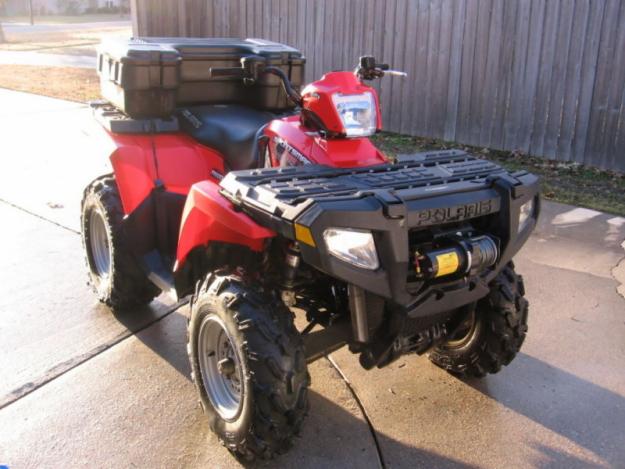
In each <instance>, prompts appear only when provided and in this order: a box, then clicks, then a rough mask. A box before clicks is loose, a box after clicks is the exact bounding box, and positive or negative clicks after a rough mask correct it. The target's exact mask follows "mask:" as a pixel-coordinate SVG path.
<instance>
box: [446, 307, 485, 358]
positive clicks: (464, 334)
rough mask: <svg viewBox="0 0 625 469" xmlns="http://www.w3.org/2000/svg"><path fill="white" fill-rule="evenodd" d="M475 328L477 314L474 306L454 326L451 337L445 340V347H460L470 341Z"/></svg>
mask: <svg viewBox="0 0 625 469" xmlns="http://www.w3.org/2000/svg"><path fill="white" fill-rule="evenodd" d="M476 329H477V314H475V308H474V309H472V310H471V312H470V313H469V314H468V315H467V317H466V318H465V319H464V320H463V321H462V322H461V323H460V325H459V326H458V327H457V328H456V331H455V332H454V334H453V335H452V336H451V338H450V339H449V340H448V341H447V342H445V347H446V348H460V347H463V346H464V345H466V344H467V343H468V342H470V341H471V339H472V338H473V335H474V334H475V330H476Z"/></svg>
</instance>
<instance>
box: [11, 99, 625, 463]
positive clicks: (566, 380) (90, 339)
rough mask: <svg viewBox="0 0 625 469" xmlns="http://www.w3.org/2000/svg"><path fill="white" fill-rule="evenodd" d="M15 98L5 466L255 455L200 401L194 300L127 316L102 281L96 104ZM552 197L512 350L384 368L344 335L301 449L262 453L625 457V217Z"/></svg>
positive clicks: (335, 457) (102, 144)
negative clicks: (502, 361) (90, 229)
mask: <svg viewBox="0 0 625 469" xmlns="http://www.w3.org/2000/svg"><path fill="white" fill-rule="evenodd" d="M0 102H2V103H3V106H2V107H0V128H2V129H3V131H2V136H3V139H2V145H3V146H4V149H5V150H4V151H3V158H0V220H2V221H3V230H1V231H0V241H1V242H0V266H1V268H0V343H1V344H2V345H3V347H2V348H1V349H0V369H2V372H3V373H2V374H3V379H2V380H0V465H2V464H7V465H8V466H9V467H11V468H21V467H59V466H60V467H76V466H89V467H111V466H121V467H128V466H133V465H134V466H139V467H235V466H238V465H239V463H238V462H237V461H235V460H234V459H233V458H232V457H231V456H230V455H229V453H228V452H227V451H226V450H225V449H224V448H222V447H221V446H220V445H219V444H218V442H217V440H216V438H215V437H214V436H213V435H212V434H211V433H210V431H209V430H208V427H207V424H206V421H205V419H204V417H203V415H202V412H201V410H200V409H199V407H198V405H197V397H196V394H195V390H194V389H193V386H192V385H191V382H190V380H189V369H188V363H187V359H186V351H185V347H186V342H185V340H186V339H185V326H186V315H187V314H188V311H187V308H186V307H182V308H176V307H175V305H173V304H172V303H171V302H170V301H168V300H167V299H165V298H159V299H157V300H156V301H155V302H153V303H152V304H151V305H150V306H149V307H148V308H146V309H145V310H143V311H135V312H133V313H134V314H128V315H125V316H119V315H118V316H114V315H112V314H111V313H110V311H109V310H108V309H107V308H105V307H103V306H101V305H99V304H98V303H97V301H96V300H95V298H94V296H93V295H92V294H91V293H90V291H89V289H88V287H87V286H86V285H85V279H86V275H85V273H84V267H83V260H82V246H81V245H80V237H79V236H78V234H77V232H78V229H79V226H78V214H79V203H80V198H81V196H82V189H83V188H84V186H85V185H86V184H87V183H88V182H89V181H90V180H91V179H93V178H94V177H96V176H97V175H99V174H101V173H103V172H106V171H107V170H108V169H107V168H108V164H107V158H106V157H107V154H108V152H109V151H110V144H109V143H108V142H107V139H106V136H105V135H104V134H103V133H102V131H101V129H99V128H98V127H97V125H94V124H93V123H92V120H91V118H90V112H89V109H88V108H87V107H86V106H83V105H78V104H76V103H69V102H64V101H59V100H55V99H50V98H43V97H38V96H33V95H29V94H25V93H17V92H10V91H5V90H0ZM543 208H544V211H543V216H542V218H541V220H540V224H539V227H538V228H537V230H536V232H535V233H534V235H533V236H532V238H531V239H530V241H529V242H528V244H527V245H526V246H525V248H524V249H523V250H522V252H521V253H520V255H519V256H518V258H517V259H516V264H517V268H518V270H519V271H520V272H521V273H522V274H523V275H524V278H525V282H526V287H527V296H528V299H529V301H530V319H529V333H528V338H527V340H526V342H525V345H524V348H523V351H522V353H521V354H520V355H519V357H518V358H517V359H516V360H515V361H514V362H513V363H512V364H511V365H510V366H508V367H507V368H505V369H504V370H503V371H502V372H501V373H499V374H497V375H494V376H489V377H487V378H485V379H483V380H479V381H478V380H469V381H462V380H458V379H456V378H454V377H452V376H450V375H448V374H447V373H445V372H443V371H441V370H440V369H438V368H436V367H434V366H433V365H431V364H430V363H429V362H428V360H427V359H426V358H424V357H416V356H406V357H403V358H402V359H400V360H399V361H398V362H395V363H394V364H392V365H391V366H390V367H388V368H385V369H382V370H372V371H369V372H366V371H364V370H362V369H361V368H360V367H359V365H358V361H357V358H356V357H355V356H353V355H351V354H349V352H348V351H347V350H340V351H338V352H336V353H334V354H332V356H331V360H332V362H331V361H329V360H326V359H322V360H320V361H318V362H316V363H314V364H313V365H311V367H310V373H311V376H312V381H313V384H312V388H311V412H310V415H309V418H308V419H307V421H306V423H305V425H304V431H303V435H302V437H301V438H300V439H298V441H297V443H296V445H295V447H294V448H293V449H292V450H291V452H289V453H288V454H287V455H285V456H283V457H280V458H279V459H277V460H275V461H271V462H262V463H259V464H257V466H259V467H300V468H306V467H358V468H362V467H380V461H382V462H383V464H384V465H385V466H386V467H410V468H412V467H424V468H432V467H436V468H439V467H485V468H501V467H515V468H516V467H567V468H570V467H580V468H581V467H615V468H616V467H625V446H624V445H623V435H624V434H625V373H623V363H625V299H624V298H623V297H622V296H620V295H619V294H618V292H617V287H618V286H619V283H620V282H622V281H623V280H621V281H620V282H619V281H617V280H616V278H615V277H614V275H616V274H615V272H620V270H621V269H622V270H625V263H624V262H623V258H624V257H625V249H624V248H625V246H623V245H622V243H623V240H624V239H625V219H623V218H621V217H615V216H611V215H606V214H602V213H599V212H595V211H592V210H586V209H579V208H575V207H570V206H566V205H562V204H555V203H544V206H543ZM619 263H620V265H621V268H617V269H616V270H615V267H616V266H617V265H619ZM337 370H341V372H342V374H340V373H339V372H338V371H337ZM363 410H364V412H365V413H366V415H365V414H363Z"/></svg>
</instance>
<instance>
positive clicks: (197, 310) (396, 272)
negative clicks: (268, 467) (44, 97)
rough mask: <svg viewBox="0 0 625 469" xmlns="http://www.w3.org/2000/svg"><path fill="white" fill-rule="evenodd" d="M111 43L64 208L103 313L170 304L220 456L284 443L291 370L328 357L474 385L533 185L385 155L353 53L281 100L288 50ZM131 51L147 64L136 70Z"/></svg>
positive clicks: (456, 162)
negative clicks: (91, 143) (79, 182)
mask: <svg viewBox="0 0 625 469" xmlns="http://www.w3.org/2000/svg"><path fill="white" fill-rule="evenodd" d="M193 41H195V42H193ZM220 41H221V42H220ZM131 45H132V46H133V48H132V51H130V52H129V51H128V50H126V51H125V52H124V54H126V56H125V57H126V60H125V61H124V60H122V61H121V62H120V63H121V66H119V67H117V65H116V63H117V62H116V60H115V59H111V58H110V57H109V58H107V57H105V56H104V55H102V56H101V58H100V65H99V66H100V70H99V71H100V75H101V77H102V87H103V94H104V95H105V96H107V97H108V98H109V101H115V100H116V99H117V100H118V101H117V103H116V107H115V106H111V105H110V104H108V103H96V104H94V112H95V114H96V116H97V118H98V119H100V121H101V122H102V123H103V124H104V125H105V127H106V128H107V130H108V132H109V134H110V138H111V139H112V141H113V142H114V144H115V145H116V149H115V151H114V152H113V153H112V155H111V157H110V160H111V163H112V172H111V174H108V175H106V176H103V177H101V178H99V179H97V180H95V181H94V182H93V183H92V184H91V185H90V186H89V187H87V188H86V190H85V194H84V200H83V203H82V236H83V241H84V247H85V252H86V259H87V265H88V268H89V275H90V279H91V283H92V285H93V286H94V288H95V291H96V292H97V294H98V296H99V299H100V300H101V301H102V302H104V303H106V304H107V305H109V306H110V307H112V308H113V309H127V308H133V307H136V306H139V305H145V304H147V303H149V302H150V301H151V300H152V299H154V298H155V297H156V296H158V295H159V294H160V293H161V292H162V291H168V292H170V293H173V294H175V295H176V296H177V297H178V298H181V299H182V298H185V297H190V310H191V312H190V320H189V323H188V345H187V351H188V354H189V360H190V365H191V370H192V378H193V381H194V383H195V386H196V387H197V391H198V393H199V397H200V401H201V404H202V407H203V408H204V411H205V413H206V415H207V417H208V422H209V424H210V427H211V428H212V430H213V431H214V432H215V433H216V434H217V435H218V436H219V438H220V440H221V441H222V442H223V443H224V444H225V446H226V447H227V448H228V449H229V450H231V451H232V452H233V453H235V454H236V455H237V456H241V457H244V458H246V459H253V458H254V457H271V456H273V455H275V454H278V453H282V452H284V451H285V450H286V449H287V448H288V447H289V446H290V444H291V440H292V437H293V435H295V434H296V433H297V432H298V431H299V429H300V427H301V425H302V421H303V419H304V416H305V414H306V413H307V410H308V401H307V388H308V386H309V384H310V376H309V374H308V372H307V363H310V362H312V361H314V360H316V359H319V358H321V357H323V356H325V355H327V354H329V353H331V352H333V351H335V350H337V349H339V348H340V347H343V346H347V347H348V348H349V350H350V351H351V352H352V353H354V354H358V355H359V360H360V363H361V365H362V366H363V367H364V368H365V369H371V368H373V367H383V366H385V365H388V364H389V363H391V362H393V360H395V359H397V358H398V357H400V356H402V355H405V354H424V353H428V354H429V355H428V356H429V358H430V360H431V361H432V362H433V363H434V364H436V365H438V366H440V367H442V368H444V369H446V370H448V371H449V372H451V373H454V374H466V375H472V376H478V377H482V376H484V375H486V374H487V373H496V372H498V371H499V370H500V369H501V367H502V366H503V365H508V364H509V363H510V362H511V361H512V359H513V358H514V357H515V355H516V354H517V352H518V351H519V349H520V347H521V345H522V343H523V340H524V339H525V335H526V331H527V314H528V303H527V301H526V299H525V298H524V295H525V291H524V287H523V280H522V278H521V276H520V275H518V274H517V273H516V272H515V270H514V265H513V264H512V257H513V256H514V255H515V254H516V253H517V252H518V251H519V249H520V248H521V246H522V245H523V244H524V243H525V241H526V240H527V238H528V237H529V235H530V233H531V231H532V230H533V229H534V227H535V224H536V219H537V217H538V214H539V207H540V205H539V197H538V181H537V178H536V177H535V176H534V175H532V174H529V173H527V172H525V171H519V172H514V173H509V172H507V171H506V170H504V169H502V168H501V167H499V166H497V165H496V164H493V163H491V162H489V161H485V160H482V159H478V158H476V157H473V156H471V155H469V154H467V153H465V152H463V151H458V150H450V151H433V152H426V153H419V154H415V155H410V156H405V157H400V158H398V159H397V160H394V161H392V160H391V159H389V158H387V157H386V156H385V155H384V154H383V153H381V152H380V151H379V150H378V149H377V148H376V147H375V146H374V145H373V144H372V142H371V141H370V140H369V139H368V137H370V136H371V135H373V134H374V133H376V132H378V131H380V130H381V121H380V109H379V102H378V96H377V93H376V91H375V89H374V88H372V87H370V86H368V85H367V84H365V83H366V81H369V80H373V79H377V78H381V77H383V76H385V75H388V74H395V75H401V73H400V72H395V71H392V70H389V67H388V66H387V65H382V64H378V63H376V61H375V59H374V58H372V57H362V58H361V59H360V62H359V65H358V67H357V68H356V70H355V71H353V72H331V73H327V74H326V75H324V76H323V77H322V78H321V79H320V80H318V81H315V82H313V83H311V84H309V85H307V86H306V87H304V88H303V90H302V91H301V93H299V92H298V91H297V89H296V87H294V86H292V83H291V79H293V75H294V74H295V73H298V74H299V73H300V72H301V69H298V70H296V66H297V67H299V66H300V65H301V64H303V58H302V57H299V58H298V57H297V56H296V54H294V53H293V52H292V51H293V49H290V48H285V46H281V45H278V44H274V43H269V42H265V41H258V40H246V41H239V42H233V40H214V39H213V40H182V39H160V40H158V39H149V40H147V39H146V40H141V41H137V40H135V42H133V43H132V44H131ZM226 46H227V48H229V49H228V50H229V51H231V50H234V51H235V52H236V54H235V56H236V60H235V62H234V63H231V62H230V63H229V64H230V65H232V66H223V65H224V61H223V60H222V59H223V57H222V56H223V54H224V50H223V49H224V47H226ZM142 47H144V48H148V49H149V48H150V47H152V49H153V48H155V47H156V48H158V50H159V51H160V52H159V53H160V56H159V58H157V59H154V57H153V55H150V57H151V58H150V60H152V61H153V62H149V63H147V62H146V63H147V65H145V63H143V65H142V62H141V61H140V60H139V59H138V58H137V57H138V56H137V55H136V54H139V53H140V52H141V50H143V49H141V48H142ZM194 47H195V49H194ZM185 48H186V49H185ZM272 48H273V49H272ZM190 49H193V51H192V52H193V53H191V52H189V50H190ZM274 49H275V50H278V52H277V53H275V54H274V53H273V52H272V51H274V52H275V50H274ZM215 50H218V51H217V53H215ZM285 50H286V53H285ZM133 51H134V52H133ZM137 51H138V52H137ZM172 51H173V52H172ZM131 52H133V53H135V55H134V56H133V54H132V53H131ZM169 52H172V56H175V54H178V59H177V60H173V59H172V60H171V61H170V62H167V60H165V58H164V56H165V55H166V53H169ZM150 53H152V51H150ZM211 54H213V55H211ZM237 54H238V55H237ZM129 57H130V58H129ZM133 57H134V59H133V60H135V62H132V60H131V59H132V58H133ZM198 57H204V58H206V60H207V62H206V63H207V64H208V65H210V67H208V66H206V67H205V68H203V67H199V65H198V60H200V59H198ZM229 57H230V56H229ZM294 57H295V58H294ZM295 59H297V60H299V62H298V63H297V64H295V65H294V62H293V61H294V60H295ZM146 60H147V59H146ZM202 60H203V59H202ZM228 60H231V59H228ZM154 61H156V65H155V63H154ZM118 62H119V61H118ZM172 63H173V64H174V65H171V64H172ZM199 63H200V64H202V63H203V62H202V61H201V60H200V61H199ZM133 64H134V66H136V69H131V65H133ZM234 64H237V65H236V66H234ZM144 65H145V66H146V67H147V68H150V67H152V68H154V67H155V66H156V67H160V68H158V73H153V70H152V71H149V70H148V72H146V74H145V75H141V73H142V72H141V70H139V68H140V67H142V66H144ZM187 65H188V66H189V68H187V69H185V66H187ZM219 65H221V66H219ZM226 65H228V63H226ZM169 66H171V67H179V69H176V70H175V72H174V73H173V74H172V75H171V76H172V77H174V78H172V80H174V81H173V82H172V83H173V84H171V83H170V86H169V88H168V87H167V86H165V85H166V83H165V81H166V80H167V73H168V72H167V70H166V67H169ZM116 67H117V68H116ZM124 67H125V68H126V70H125V71H123V69H124ZM193 67H195V69H194V68H193ZM105 69H106V70H105ZM119 70H122V72H119ZM193 70H195V71H196V72H193ZM198 70H199V71H198ZM200 72H201V73H203V74H204V75H202V76H201V77H200V78H198V76H199V75H198V74H199V73H200ZM115 73H119V75H115ZM194 73H195V75H194ZM142 76H144V78H145V77H147V78H145V80H146V81H147V82H149V83H148V84H146V85H145V86H144V87H143V88H141V86H138V85H137V83H139V82H140V81H141V80H142V79H143V78H141V77H142ZM193 77H195V81H194V78H193ZM298 79H299V78H298ZM130 82H132V84H134V85H135V86H134V87H133V86H131V85H128V83H130ZM198 83H199V85H198ZM204 85H205V86H206V87H208V88H210V87H212V88H211V89H212V91H211V92H210V93H208V94H207V95H202V91H201V90H202V86H204ZM216 86H217V87H216ZM219 86H221V88H219ZM111 87H114V88H115V89H116V90H117V91H119V90H120V89H121V91H119V92H120V93H121V92H123V93H125V95H124V96H121V97H120V94H119V93H118V94H115V93H112V92H111ZM185 87H186V88H185ZM193 87H195V88H193ZM172 89H174V90H175V92H174V93H173V95H172V94H171V90H172ZM220 89H221V92H220V91H219V90H220ZM133 93H134V94H133ZM167 93H169V94H167ZM263 93H264V95H263ZM267 93H269V94H267ZM185 96H186V97H185ZM259 96H260V97H259ZM220 100H222V101H223V102H220ZM193 101H197V102H196V103H195V104H194V103H193ZM207 102H208V103H209V104H206V103H207ZM154 103H157V106H156V107H155V104H154ZM159 106H160V107H159ZM131 108H132V110H130V109H131ZM129 110H130V111H129ZM122 111H125V112H122ZM158 114H162V115H158ZM295 315H301V317H302V319H301V321H298V324H299V323H300V322H304V321H305V324H307V325H306V326H305V327H300V329H301V330H298V329H297V328H296V327H295V325H294V317H295Z"/></svg>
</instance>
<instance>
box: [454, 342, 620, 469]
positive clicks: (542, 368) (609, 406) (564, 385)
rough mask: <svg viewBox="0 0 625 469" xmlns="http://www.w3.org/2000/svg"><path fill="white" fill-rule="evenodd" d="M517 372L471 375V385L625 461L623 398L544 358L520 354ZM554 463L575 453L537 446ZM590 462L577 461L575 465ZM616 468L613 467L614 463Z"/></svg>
mask: <svg viewBox="0 0 625 469" xmlns="http://www.w3.org/2000/svg"><path fill="white" fill-rule="evenodd" d="M513 366H514V373H505V371H504V372H503V373H502V374H501V375H495V376H490V377H488V378H487V379H484V380H475V379H468V380H466V382H467V384H468V385H470V386H471V387H473V388H474V389H476V390H477V391H479V392H481V393H482V394H484V395H486V396H489V397H491V398H493V399H495V400H497V401H498V402H500V403H502V404H503V405H505V406H506V407H508V408H509V409H511V410H513V411H515V412H518V413H519V414H522V415H524V416H526V417H527V418H529V419H531V420H533V421H534V422H536V423H538V424H540V425H542V426H544V427H546V428H548V429H550V430H552V431H553V432H555V433H557V434H559V435H561V436H563V437H565V438H568V439H569V440H571V441H573V442H575V443H577V444H578V445H580V446H582V447H584V448H586V449H588V450H590V451H592V452H593V453H595V454H596V455H598V456H600V457H602V458H604V459H606V460H607V461H608V462H609V463H611V464H615V465H616V466H619V465H621V466H622V465H623V464H624V463H625V445H623V442H624V441H625V440H624V439H623V438H624V437H623V434H624V433H623V432H624V431H625V398H624V397H623V396H621V395H619V394H616V393H615V392H612V391H610V390H608V389H605V388H603V387H601V386H599V385H597V384H594V383H591V382H590V381H587V380H585V379H582V378H579V377H577V376H575V375H573V374H571V373H569V372H567V371H564V370H561V369H559V368H556V367H554V366H551V365H549V364H548V363H545V362H544V361H542V360H539V359H537V358H534V357H531V356H529V355H526V354H524V353H520V354H519V355H518V356H517V358H516V359H515V361H514V365H513ZM538 449H539V450H540V451H541V452H543V453H545V455H546V456H547V459H548V460H552V461H553V465H554V467H555V466H557V467H571V463H572V462H574V461H571V459H570V458H571V455H569V454H555V452H554V451H553V449H550V448H547V447H543V448H538ZM580 465H581V466H586V467H587V466H588V463H587V462H582V461H578V463H577V464H576V465H575V464H574V465H573V466H580ZM616 466H615V467H616Z"/></svg>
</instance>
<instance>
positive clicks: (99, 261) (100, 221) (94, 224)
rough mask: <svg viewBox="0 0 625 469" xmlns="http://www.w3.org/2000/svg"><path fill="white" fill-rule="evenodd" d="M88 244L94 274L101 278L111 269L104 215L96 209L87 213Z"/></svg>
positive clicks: (106, 275)
mask: <svg viewBox="0 0 625 469" xmlns="http://www.w3.org/2000/svg"><path fill="white" fill-rule="evenodd" d="M89 244H90V245H91V257H92V259H93V267H94V268H95V272H96V274H97V275H98V276H99V277H102V278H106V277H108V275H109V273H110V270H111V252H110V247H109V244H110V243H109V235H108V231H107V230H106V223H105V222H104V217H102V214H101V213H100V212H99V211H97V210H92V211H91V213H90V214H89Z"/></svg>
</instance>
